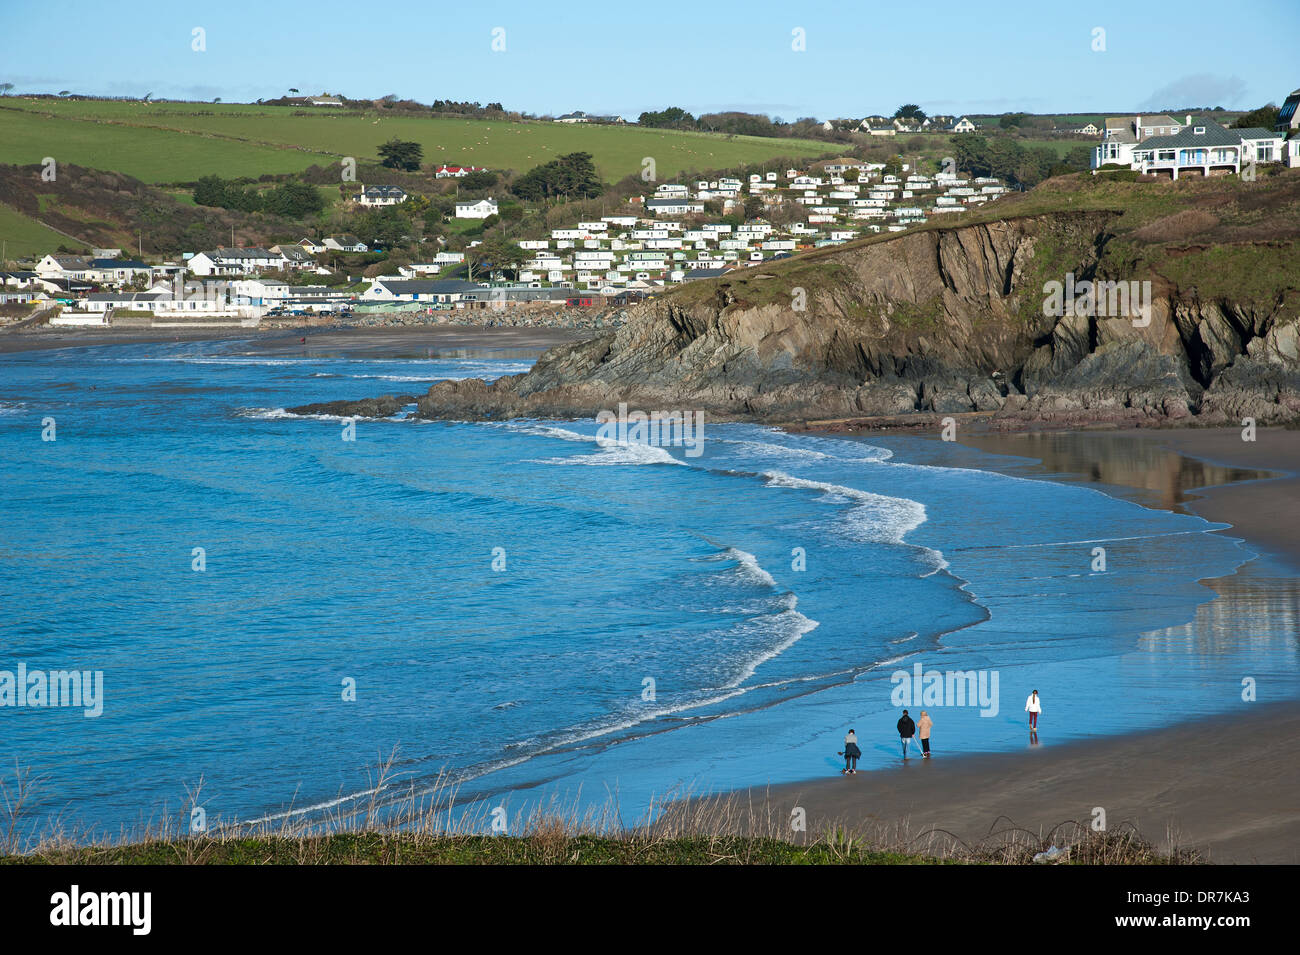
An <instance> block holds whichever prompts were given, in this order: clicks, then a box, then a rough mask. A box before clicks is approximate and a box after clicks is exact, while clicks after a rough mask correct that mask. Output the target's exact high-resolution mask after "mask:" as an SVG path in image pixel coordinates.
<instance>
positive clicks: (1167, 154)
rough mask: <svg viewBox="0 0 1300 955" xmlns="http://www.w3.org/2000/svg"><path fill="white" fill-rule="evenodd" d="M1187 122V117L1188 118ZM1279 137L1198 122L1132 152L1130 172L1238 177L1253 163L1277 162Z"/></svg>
mask: <svg viewBox="0 0 1300 955" xmlns="http://www.w3.org/2000/svg"><path fill="white" fill-rule="evenodd" d="M1188 119H1189V120H1190V119H1191V117H1188ZM1281 158H1282V137H1281V136H1280V135H1277V134H1275V133H1272V132H1270V131H1269V130H1266V129H1227V128H1226V127H1223V126H1220V125H1219V124H1218V123H1216V122H1214V121H1213V120H1209V119H1205V118H1203V117H1202V118H1200V119H1196V120H1194V121H1192V122H1189V123H1188V124H1186V125H1184V126H1183V127H1182V129H1181V130H1180V131H1179V132H1177V133H1175V134H1174V135H1172V136H1152V137H1151V138H1150V139H1146V140H1143V141H1142V142H1141V143H1140V144H1138V146H1137V147H1136V148H1134V150H1133V163H1132V167H1131V168H1133V169H1136V170H1138V171H1139V172H1142V173H1145V174H1147V175H1156V176H1166V175H1167V176H1169V177H1170V178H1171V179H1178V178H1179V177H1180V176H1187V175H1196V176H1201V177H1202V178H1204V177H1209V176H1220V175H1239V174H1240V173H1241V170H1242V168H1243V167H1244V166H1246V165H1248V164H1252V163H1256V162H1279V161H1281Z"/></svg>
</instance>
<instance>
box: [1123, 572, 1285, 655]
mask: <svg viewBox="0 0 1300 955" xmlns="http://www.w3.org/2000/svg"><path fill="white" fill-rule="evenodd" d="M1201 583H1203V584H1204V585H1205V586H1206V587H1209V588H1210V589H1211V590H1213V591H1214V592H1215V593H1216V594H1218V598H1217V599H1215V600H1211V601H1208V602H1206V603H1203V604H1201V605H1200V606H1199V607H1198V608H1196V618H1195V619H1194V620H1192V621H1191V622H1190V623H1186V624H1183V625H1181V626H1177V627H1165V628H1163V629H1160V630H1152V631H1150V632H1149V633H1145V634H1143V635H1142V636H1141V637H1139V638H1138V647H1139V648H1140V649H1143V650H1149V651H1156V652H1167V653H1173V652H1179V651H1183V652H1191V653H1206V654H1223V653H1232V652H1237V651H1240V650H1243V649H1247V650H1252V649H1253V650H1290V651H1292V652H1293V653H1294V652H1295V651H1297V650H1298V649H1300V636H1297V635H1298V634H1300V580H1297V579H1296V578H1294V577H1278V576H1269V575H1268V574H1267V573H1266V572H1265V568H1263V567H1261V566H1260V564H1259V562H1258V561H1251V562H1250V563H1248V564H1246V565H1244V566H1243V567H1242V568H1241V569H1240V570H1239V571H1238V572H1237V573H1236V574H1234V575H1232V576H1231V577H1217V578H1214V579H1212V580H1203V581H1201Z"/></svg>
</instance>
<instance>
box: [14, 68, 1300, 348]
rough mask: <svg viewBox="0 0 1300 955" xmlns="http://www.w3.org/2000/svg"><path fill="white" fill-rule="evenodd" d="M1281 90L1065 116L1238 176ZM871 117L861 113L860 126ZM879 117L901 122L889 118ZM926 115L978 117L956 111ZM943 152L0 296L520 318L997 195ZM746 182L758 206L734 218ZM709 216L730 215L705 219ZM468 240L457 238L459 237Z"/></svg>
mask: <svg viewBox="0 0 1300 955" xmlns="http://www.w3.org/2000/svg"><path fill="white" fill-rule="evenodd" d="M1298 102H1300V90H1297V91H1295V92H1293V93H1292V94H1291V95H1290V97H1288V99H1287V100H1286V103H1285V104H1284V106H1283V108H1282V109H1281V110H1280V111H1279V114H1278V119H1277V123H1276V125H1275V127H1274V128H1273V129H1264V128H1249V129H1229V128H1226V127H1224V126H1222V125H1219V124H1218V123H1215V122H1214V121H1213V120H1211V119H1209V118H1206V117H1199V118H1198V117H1193V116H1191V115H1186V116H1184V117H1181V118H1174V117H1171V116H1168V115H1150V116H1142V115H1134V116H1120V117H1111V118H1107V119H1106V120H1105V121H1104V124H1103V125H1102V126H1101V127H1098V126H1095V125H1092V124H1089V125H1088V126H1086V127H1084V128H1082V129H1079V130H1073V132H1076V133H1079V134H1083V135H1096V136H1099V137H1100V141H1099V142H1098V143H1097V145H1096V146H1095V147H1094V148H1093V150H1092V158H1091V166H1092V169H1093V172H1094V174H1096V173H1098V172H1101V171H1106V170H1122V169H1127V170H1132V171H1134V172H1137V173H1139V174H1140V175H1143V176H1151V177H1156V178H1160V177H1163V178H1165V179H1168V180H1177V179H1179V178H1180V177H1184V178H1185V177H1187V176H1189V175H1191V176H1203V177H1210V176H1219V175H1238V176H1243V177H1247V178H1249V177H1251V176H1253V175H1254V171H1255V169H1256V167H1257V166H1258V165H1260V164H1270V163H1280V164H1285V165H1288V166H1297V165H1300V138H1297V137H1296V136H1294V135H1293V133H1294V131H1295V130H1296V128H1297V123H1298V122H1300V115H1297V109H1296V105H1297V103H1298ZM585 119H586V117H585V116H581V117H580V118H579V119H578V120H574V121H585ZM870 120H871V118H868V119H867V120H863V123H866V124H867V128H869V129H875V128H877V127H875V126H873V125H872V124H871V122H870ZM879 128H880V129H882V130H884V129H888V130H890V131H892V132H898V131H900V127H899V125H898V121H894V122H893V123H890V124H883V123H882V125H881V126H880V127H879ZM909 128H910V127H904V128H903V131H906V130H907V129H909ZM943 128H944V129H945V130H946V131H958V132H970V131H974V130H975V129H976V128H977V127H976V126H975V125H974V124H973V123H971V122H970V121H969V120H968V119H966V118H965V117H961V118H954V119H952V120H951V122H947V123H945V124H944V127H943ZM943 166H944V168H940V169H939V170H937V171H934V172H922V171H920V168H919V166H917V165H916V164H915V163H913V164H908V163H906V162H903V161H901V157H900V160H899V161H898V162H896V163H893V164H885V163H878V162H865V161H859V160H850V159H843V160H823V161H820V162H817V163H812V164H810V165H809V166H808V167H807V168H802V169H795V168H787V169H784V170H771V171H767V172H765V173H761V174H760V173H753V174H750V175H749V176H748V177H747V179H741V178H719V179H709V180H705V179H699V180H693V181H684V182H665V183H655V182H647V183H646V189H645V191H644V192H643V194H641V195H636V196H632V197H631V198H630V199H629V200H628V202H627V203H626V212H625V213H624V214H616V215H604V216H600V217H597V218H592V219H590V220H586V221H578V222H574V223H572V224H571V225H569V226H567V227H563V228H555V229H552V230H550V235H549V237H548V238H532V239H521V240H519V241H518V243H517V246H518V249H519V251H520V256H519V258H520V260H519V261H516V262H498V263H492V262H481V261H480V262H479V263H478V264H479V274H478V275H477V276H476V275H475V270H474V264H475V263H474V261H473V257H472V256H471V258H470V260H469V261H467V254H466V252H465V251H451V250H447V249H437V250H436V251H432V252H431V253H430V254H428V255H427V256H424V257H423V261H419V262H412V263H410V264H409V265H407V264H403V265H401V266H399V267H398V268H397V269H396V270H395V271H394V272H393V273H392V274H382V275H378V276H374V277H371V278H368V279H366V278H363V277H361V276H355V277H350V278H351V281H350V282H349V284H346V285H342V286H340V285H338V284H337V283H335V284H329V285H327V284H324V283H322V282H319V281H313V277H316V278H319V277H320V276H327V275H330V274H331V269H330V268H328V267H327V265H326V262H327V261H328V259H329V257H330V256H331V255H332V254H334V253H349V254H356V253H366V252H368V251H370V249H369V248H368V246H367V244H366V243H364V242H362V241H360V240H359V239H358V238H357V237H355V236H352V235H347V234H339V235H328V236H324V237H320V238H316V237H311V236H306V237H303V238H302V239H300V240H299V241H298V242H296V243H291V244H289V243H282V244H278V245H273V246H271V247H269V248H237V247H229V248H215V249H206V250H202V251H199V252H196V253H193V254H188V255H186V256H184V257H182V258H180V259H177V260H174V261H160V262H145V261H143V260H142V259H141V258H131V257H130V256H129V255H124V254H123V253H122V250H120V249H96V250H94V252H93V254H92V255H91V256H72V255H56V254H50V255H46V256H44V257H43V258H41V259H40V260H39V261H37V262H34V263H32V264H31V267H30V268H28V269H20V270H16V271H9V272H3V273H0V304H6V303H36V304H49V305H58V306H59V307H60V308H59V313H58V314H57V315H54V316H53V317H51V318H50V319H49V322H50V324H52V325H81V326H96V325H98V326H108V325H123V324H125V325H130V324H147V325H153V326H165V325H168V324H175V325H184V326H202V325H204V324H211V325H231V324H238V325H244V326H255V325H257V324H259V323H260V322H261V321H262V320H264V319H279V318H283V317H289V318H303V317H306V316H311V315H324V316H331V317H333V318H335V319H338V318H342V317H356V318H360V317H361V316H366V315H371V316H378V317H379V319H377V320H380V319H382V318H384V317H388V318H389V319H392V318H397V319H401V318H411V319H418V320H421V321H452V319H451V318H450V316H446V315H442V314H441V313H443V312H461V313H462V315H461V317H460V318H458V319H457V320H460V321H463V320H465V317H464V315H463V311H464V310H466V309H496V310H501V309H506V308H511V309H512V310H513V311H515V312H516V313H519V316H518V317H517V318H516V319H515V320H517V321H520V322H521V323H525V324H526V323H531V322H533V321H542V322H544V321H545V318H544V317H541V318H534V317H533V316H544V315H545V314H546V313H548V312H550V313H553V312H554V311H555V310H557V309H564V308H570V309H594V308H597V307H600V306H610V305H613V306H619V305H627V304H631V303H633V302H635V301H638V300H640V299H642V298H645V297H648V296H653V295H655V294H656V293H658V292H661V291H663V290H665V289H667V288H669V287H672V286H674V285H678V284H680V283H683V282H690V281H694V280H697V279H704V278H713V277H717V276H720V275H723V274H725V273H727V272H729V271H732V270H736V269H745V268H750V267H753V266H757V265H761V264H762V263H764V262H769V261H772V260H777V259H782V258H785V257H788V256H790V255H793V254H794V253H796V252H799V251H804V250H809V249H815V248H821V247H824V246H829V245H839V244H842V243H845V242H849V241H852V240H855V239H860V238H864V237H867V236H871V235H876V234H880V233H893V232H901V231H904V230H906V229H908V228H911V227H913V226H917V225H921V224H924V223H927V222H931V221H934V220H938V219H943V218H945V217H948V216H953V215H958V214H960V213H963V212H966V211H968V210H970V209H972V208H976V207H979V206H982V205H984V204H986V203H990V202H996V201H997V200H998V199H999V198H1000V197H1002V196H1004V195H1006V194H1007V192H1008V191H1009V189H1010V187H1009V186H1008V184H1007V183H1006V182H1004V181H1002V180H999V179H996V178H992V177H968V176H962V175H960V174H959V173H958V172H956V171H955V169H954V168H952V164H951V163H948V162H945V163H944V164H943ZM486 171H487V170H484V169H482V168H480V167H475V166H455V165H441V166H438V167H437V168H436V170H435V176H436V177H437V178H439V179H461V178H465V177H467V176H470V175H472V174H474V173H480V172H486ZM410 198H411V197H410V196H409V195H408V194H407V193H406V191H405V190H403V189H402V188H401V187H400V186H395V185H389V184H376V183H371V184H359V185H358V187H357V191H356V193H355V194H354V195H353V196H352V197H351V200H350V201H352V202H354V203H356V204H357V205H358V206H361V207H377V206H394V205H401V204H402V203H404V202H407V201H409V200H410ZM755 198H756V199H758V200H759V204H760V208H761V209H762V211H763V213H764V214H760V215H757V216H750V217H748V218H746V217H745V215H744V213H745V210H746V209H747V208H748V209H750V210H753V208H754V203H753V200H754V199H755ZM718 210H720V211H721V215H717V212H718ZM498 212H499V206H498V203H497V201H496V200H494V199H492V198H490V197H489V198H478V199H469V200H466V201H461V202H456V203H455V206H454V216H455V218H456V219H480V220H482V219H487V218H488V217H490V216H495V215H497V214H498ZM724 218H725V219H728V220H730V221H718V220H720V219H724ZM434 244H435V245H438V244H440V240H439V241H438V242H435V243H434ZM477 244H478V243H477V242H472V243H470V246H469V249H470V251H471V252H472V249H473V247H474V246H475V245H477Z"/></svg>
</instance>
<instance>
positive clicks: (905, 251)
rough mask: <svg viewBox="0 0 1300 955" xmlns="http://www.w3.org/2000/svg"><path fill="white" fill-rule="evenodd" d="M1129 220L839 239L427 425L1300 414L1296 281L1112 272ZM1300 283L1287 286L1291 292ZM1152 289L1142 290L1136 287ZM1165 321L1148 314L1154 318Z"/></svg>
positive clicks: (459, 390) (434, 411) (666, 307)
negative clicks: (1219, 285) (1059, 300)
mask: <svg viewBox="0 0 1300 955" xmlns="http://www.w3.org/2000/svg"><path fill="white" fill-rule="evenodd" d="M1119 215H1120V213H1115V212H1095V211H1094V212H1058V213H1050V214H1043V215H1037V216H1026V217H1021V218H1015V219H1005V220H999V221H994V222H989V223H983V224H977V225H968V226H963V227H957V228H952V229H934V230H926V231H920V232H915V233H904V234H900V235H899V236H898V237H897V238H893V239H890V240H889V241H882V242H874V243H867V244H858V245H854V246H845V247H832V248H828V249H824V250H820V251H818V252H814V253H811V254H808V255H804V256H799V257H796V258H792V259H789V260H785V261H783V262H780V263H771V264H764V265H762V266H759V267H756V268H753V269H749V270H745V271H743V272H737V273H731V274H729V275H727V276H723V277H721V278H719V279H714V280H709V281H707V282H699V283H693V284H692V285H689V286H686V287H684V288H682V289H680V290H677V291H674V292H671V293H669V294H667V295H665V296H663V297H662V298H659V299H657V300H655V301H651V302H648V303H645V304H642V305H639V306H636V307H634V308H631V309H628V310H625V311H624V313H623V314H622V316H621V317H622V319H623V320H624V324H623V325H622V326H620V327H618V328H617V329H615V330H611V331H606V332H604V333H602V334H600V335H599V336H598V337H596V338H595V339H592V340H590V341H587V342H584V343H581V344H577V345H571V346H562V347H560V348H556V349H553V350H552V351H550V352H548V353H547V354H546V355H544V356H543V358H542V359H541V360H540V361H539V362H538V364H537V365H536V366H535V367H534V368H533V370H531V371H530V372H528V373H527V374H525V375H519V376H514V377H511V378H507V379H502V380H501V381H499V382H497V383H495V384H494V385H486V384H484V383H483V382H479V381H470V382H444V383H440V384H438V385H435V386H434V387H433V388H431V389H430V390H429V393H428V394H427V395H426V396H425V397H424V398H422V399H421V400H420V402H419V413H420V414H421V415H423V416H426V417H448V418H480V417H494V418H496V417H511V416H557V417H567V416H589V415H593V414H595V413H596V412H597V411H599V410H602V409H608V408H614V407H616V406H617V404H618V402H620V401H625V402H627V403H628V404H629V406H631V407H633V408H637V409H641V410H658V409H665V410H666V409H678V408H689V409H703V410H704V411H705V412H706V413H708V414H709V415H710V416H712V417H723V418H726V417H745V418H753V419H758V420H769V421H790V420H797V419H805V420H806V419H818V418H822V419H824V418H839V417H855V416H871V415H900V414H910V413H916V412H937V413H945V414H948V413H955V412H970V411H986V412H995V413H996V416H995V417H996V419H998V420H1007V421H1014V422H1016V423H1035V422H1042V423H1055V424H1062V425H1072V424H1080V423H1084V422H1093V421H1116V422H1121V423H1143V422H1150V423H1157V422H1167V421H1175V420H1180V419H1190V418H1192V416H1197V419H1198V420H1204V421H1206V422H1207V423H1222V422H1238V421H1240V420H1241V418H1243V417H1254V418H1256V419H1257V420H1258V421H1259V423H1261V424H1263V423H1267V422H1274V423H1276V422H1281V421H1287V420H1291V419H1293V418H1296V417H1300V329H1298V328H1297V323H1296V309H1295V305H1296V303H1297V301H1298V300H1300V296H1297V295H1296V294H1295V292H1294V289H1295V288H1296V285H1297V282H1298V281H1300V277H1297V276H1294V275H1292V276H1290V278H1289V279H1287V280H1285V281H1282V282H1281V283H1280V284H1279V285H1278V289H1279V290H1278V292H1277V294H1275V295H1269V296H1265V299H1266V301H1263V302H1262V303H1261V302H1260V301H1258V300H1255V301H1244V300H1243V301H1233V300H1223V301H1220V300H1216V301H1203V300H1201V299H1199V298H1198V297H1197V295H1196V293H1195V290H1194V289H1178V288H1175V287H1173V286H1172V284H1171V283H1169V282H1168V281H1166V280H1164V279H1162V278H1161V277H1160V276H1159V275H1158V274H1154V273H1147V274H1107V273H1108V270H1111V269H1113V268H1115V267H1114V266H1112V264H1111V262H1110V260H1109V259H1108V257H1107V246H1108V243H1110V242H1111V240H1112V239H1113V234H1112V232H1111V228H1112V227H1113V225H1114V223H1115V221H1116V220H1117V218H1118V217H1119ZM1067 273H1068V274H1070V275H1072V277H1073V278H1072V280H1071V281H1072V282H1073V283H1082V282H1084V281H1092V280H1115V279H1123V280H1126V281H1127V280H1132V279H1138V280H1147V281H1149V282H1150V283H1151V284H1150V286H1149V288H1150V292H1151V296H1150V300H1149V303H1147V304H1149V310H1148V311H1147V312H1146V313H1142V314H1139V313H1138V312H1137V309H1136V306H1137V300H1136V299H1135V300H1134V301H1133V302H1132V303H1131V305H1130V307H1129V309H1128V310H1122V309H1121V310H1120V311H1121V313H1120V314H1116V311H1117V310H1116V305H1117V303H1118V300H1117V299H1115V298H1114V297H1113V293H1112V298H1111V299H1110V301H1109V305H1106V304H1105V303H1104V296H1098V304H1097V305H1096V306H1095V307H1092V308H1089V307H1088V306H1087V305H1086V303H1085V305H1084V306H1083V308H1081V309H1079V310H1076V311H1071V310H1070V309H1069V308H1055V307H1052V308H1049V309H1047V311H1049V312H1051V314H1046V315H1045V314H1044V311H1045V309H1044V302H1045V300H1046V299H1047V298H1048V295H1047V292H1046V283H1049V282H1053V281H1054V282H1058V283H1064V282H1066V281H1067ZM1288 283H1289V284H1288ZM1134 291H1135V292H1137V291H1138V289H1136V288H1135V289H1134ZM1147 315H1149V319H1150V320H1149V322H1147V321H1146V316H1147Z"/></svg>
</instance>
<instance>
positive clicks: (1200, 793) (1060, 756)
mask: <svg viewBox="0 0 1300 955" xmlns="http://www.w3.org/2000/svg"><path fill="white" fill-rule="evenodd" d="M1242 706H1243V708H1244V707H1247V706H1249V707H1252V709H1250V711H1249V712H1248V713H1242V714H1239V715H1232V716H1224V717H1218V718H1215V719H1210V720H1198V721H1196V722H1192V723H1184V724H1181V725H1178V726H1173V727H1169V728H1166V729H1159V730H1154V731H1152V732H1145V733H1143V734H1142V735H1140V736H1138V735H1133V736H1123V737H1117V738H1103V739H1092V740H1085V741H1081V742H1076V743H1065V744H1062V745H1059V746H1052V745H1050V740H1051V733H1050V730H1049V729H1048V728H1047V727H1046V726H1045V727H1044V728H1043V729H1042V731H1041V732H1040V734H1039V739H1040V745H1039V746H1038V747H1037V748H1031V749H1029V750H1028V751H1025V752H1019V753H997V754H989V755H981V756H952V755H949V754H946V753H944V752H943V749H942V740H941V739H936V740H935V741H934V743H933V744H932V745H933V751H934V756H933V758H931V759H928V760H926V759H920V758H913V759H909V760H908V761H907V763H906V764H904V763H903V762H902V759H901V758H900V759H899V765H898V766H897V767H896V768H894V769H884V770H872V771H870V772H865V771H864V772H859V773H858V774H857V775H855V776H835V777H832V778H829V779H818V780H814V781H811V782H805V783H794V784H790V785H783V786H773V787H772V788H771V789H770V790H764V791H754V792H752V793H741V794H738V796H739V798H740V799H741V800H743V801H746V802H750V803H752V804H754V805H755V806H756V807H758V808H759V810H760V815H766V810H767V808H768V806H769V805H770V807H771V810H772V813H773V817H774V818H782V819H784V818H788V817H789V815H790V812H791V810H792V808H793V807H795V806H799V807H802V808H803V809H804V810H805V812H806V813H807V825H808V832H809V833H818V832H822V831H824V830H825V829H826V828H828V827H830V826H831V825H833V824H840V825H842V826H847V827H848V828H850V829H852V830H855V831H858V832H860V833H862V834H863V835H866V836H868V837H877V838H879V837H881V836H882V835H883V837H884V838H885V839H894V838H898V837H900V836H901V837H903V838H904V839H905V840H910V841H911V842H912V844H913V845H914V846H915V845H921V844H925V843H927V842H930V841H932V839H931V836H927V833H932V832H933V830H943V831H944V832H945V833H949V834H951V837H949V836H946V835H944V836H934V837H933V841H935V842H938V843H939V844H940V845H941V846H945V845H955V844H956V843H955V842H954V841H953V840H954V839H955V840H960V842H961V843H964V844H966V845H968V846H976V845H986V846H987V845H995V844H997V843H998V840H999V839H1000V838H1002V837H1001V836H999V835H998V833H1000V832H1003V831H1004V830H1006V829H1009V828H1012V827H1019V828H1022V829H1027V830H1030V831H1031V832H1032V833H1034V834H1035V835H1038V834H1042V835H1047V834H1049V833H1051V831H1052V830H1053V829H1055V828H1056V827H1058V826H1061V825H1062V824H1063V823H1067V822H1070V821H1074V822H1078V823H1082V824H1084V825H1088V824H1089V823H1090V821H1091V820H1092V818H1093V809H1094V808H1095V807H1102V808H1103V809H1104V810H1105V812H1106V826H1107V828H1108V829H1110V830H1115V829H1117V828H1120V827H1121V826H1123V825H1124V824H1130V825H1133V826H1135V827H1136V828H1137V830H1138V831H1139V832H1140V833H1142V835H1143V836H1144V837H1145V838H1147V839H1148V840H1150V841H1151V842H1153V843H1155V844H1157V845H1158V846H1160V847H1161V848H1163V849H1165V850H1168V849H1169V848H1170V846H1171V845H1178V846H1180V847H1182V848H1198V849H1200V850H1201V851H1202V853H1203V855H1204V858H1205V859H1206V860H1207V861H1209V862H1218V863H1285V864H1295V863H1300V703H1279V704H1266V703H1253V704H1245V703H1243V704H1242ZM1027 735H1028V731H1026V736H1027ZM1071 828H1072V827H1070V826H1064V827H1063V828H1062V830H1061V831H1060V834H1061V835H1065V834H1068V832H1069V830H1070V829H1071Z"/></svg>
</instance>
